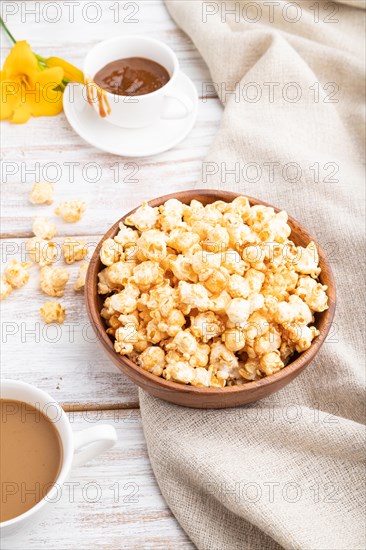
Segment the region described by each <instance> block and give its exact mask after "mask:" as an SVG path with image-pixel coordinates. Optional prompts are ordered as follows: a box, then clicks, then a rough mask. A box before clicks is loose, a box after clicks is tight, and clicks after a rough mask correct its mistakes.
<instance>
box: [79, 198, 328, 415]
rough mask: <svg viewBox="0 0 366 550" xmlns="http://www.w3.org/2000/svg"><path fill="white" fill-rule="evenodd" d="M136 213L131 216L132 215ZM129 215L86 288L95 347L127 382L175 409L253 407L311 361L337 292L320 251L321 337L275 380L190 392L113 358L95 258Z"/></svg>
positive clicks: (297, 237) (303, 241)
mask: <svg viewBox="0 0 366 550" xmlns="http://www.w3.org/2000/svg"><path fill="white" fill-rule="evenodd" d="M238 196H240V195H239V194H237V193H230V192H227V191H211V190H193V191H184V192H181V193H173V194H171V195H165V196H164V197H159V198H157V199H154V200H152V201H150V202H149V204H150V206H153V207H155V206H160V205H161V204H163V203H164V202H165V201H167V200H168V199H171V198H175V199H178V200H180V201H181V202H183V203H185V204H189V203H190V202H191V200H192V199H197V200H199V201H200V202H201V203H202V204H204V205H206V204H209V203H211V202H215V201H219V200H221V201H225V202H231V201H233V200H234V199H235V197H238ZM248 199H249V201H250V204H251V205H255V204H263V205H265V206H270V205H269V204H266V203H265V202H262V201H260V200H258V199H254V198H252V197H248ZM273 208H274V207H273ZM274 209H275V211H276V212H278V211H279V209H278V208H274ZM135 210H136V209H135ZM135 210H133V211H132V212H135ZM132 212H129V213H128V214H126V215H125V216H123V218H121V219H120V220H119V221H118V222H116V223H115V224H114V225H113V226H112V227H111V228H110V229H109V231H107V233H106V234H105V235H104V237H103V238H102V240H101V241H100V243H99V245H98V246H97V248H96V250H95V252H94V254H93V257H92V259H91V262H90V266H89V269H88V273H87V277H86V284H85V300H86V307H87V311H88V315H89V318H90V320H91V322H92V325H93V327H94V329H95V332H96V334H97V336H98V338H99V341H100V343H101V345H102V347H103V348H104V350H105V351H106V353H107V354H108V356H109V357H110V359H111V360H112V361H113V362H114V363H115V364H116V365H117V367H118V368H119V369H121V371H122V372H123V373H124V374H125V375H126V376H128V378H129V379H130V380H132V382H134V383H135V384H137V385H138V386H140V387H141V388H143V389H144V390H145V391H147V392H148V393H149V394H151V395H153V396H155V397H159V398H160V399H164V400H165V401H170V402H171V403H176V404H177V405H183V406H186V407H197V408H200V409H206V408H225V407H235V406H238V405H244V404H246V403H252V402H253V401H258V400H259V399H262V398H263V397H267V396H268V395H270V394H272V393H274V392H276V391H278V390H280V389H281V388H283V387H284V386H286V384H288V383H289V382H291V380H293V379H294V378H295V377H296V376H298V375H299V374H300V373H301V371H303V370H304V368H305V367H306V366H307V365H308V364H309V363H310V362H311V361H312V359H314V357H315V355H316V354H317V353H318V351H319V349H320V347H321V346H322V344H323V343H324V340H325V338H326V336H327V334H328V331H329V329H330V326H331V323H332V320H333V317H334V311H335V303H336V288H335V282H334V278H333V274H332V270H331V268H330V265H329V263H328V261H327V259H326V256H325V253H324V251H323V250H322V248H321V247H320V246H318V252H319V266H320V267H321V273H320V276H319V280H320V282H321V283H322V284H325V285H327V287H328V291H327V293H328V300H329V309H327V310H326V311H324V312H322V313H316V314H315V325H316V327H317V328H318V330H319V331H320V334H319V336H318V337H317V338H315V339H314V341H313V343H312V345H311V346H310V348H309V349H308V350H306V351H304V352H303V353H301V354H300V355H298V356H297V357H296V358H295V359H294V360H293V361H292V362H291V363H289V364H288V365H287V366H286V367H284V368H283V369H282V370H281V371H279V372H277V373H276V374H273V375H271V376H268V377H265V378H262V379H261V380H258V381H253V382H248V383H246V384H242V385H239V386H229V387H226V388H197V387H195V386H188V385H184V384H179V383H177V382H171V381H167V380H165V379H164V378H160V377H158V376H155V375H153V374H151V373H149V372H147V371H145V370H143V369H142V368H141V367H139V366H138V365H136V364H135V363H133V362H132V361H130V360H129V359H128V358H127V357H123V356H121V355H119V354H118V353H116V352H115V350H114V348H113V342H112V340H111V338H110V337H109V336H108V334H107V333H106V325H105V323H104V320H103V319H102V318H101V316H100V311H101V309H102V305H103V301H104V300H105V296H100V295H98V293H97V284H98V273H99V271H101V270H102V269H103V268H104V267H105V266H104V265H103V264H102V262H101V261H100V258H99V252H100V248H101V246H102V243H103V241H105V240H106V239H109V238H113V237H114V236H115V235H116V234H117V233H118V230H119V227H118V225H119V223H120V222H121V221H124V220H125V218H127V216H130V215H131V214H132ZM288 223H289V225H290V227H291V230H292V233H291V239H292V240H293V241H294V242H295V244H296V245H301V246H304V247H305V246H307V244H308V243H309V242H310V241H315V239H314V238H313V237H312V236H311V235H310V234H309V233H308V232H307V231H306V229H304V228H303V227H302V226H301V225H300V224H299V223H298V222H297V221H296V220H294V219H293V218H290V217H289V221H288Z"/></svg>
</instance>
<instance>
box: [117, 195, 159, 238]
mask: <svg viewBox="0 0 366 550" xmlns="http://www.w3.org/2000/svg"><path fill="white" fill-rule="evenodd" d="M158 212H159V211H158V209H157V208H151V206H149V205H148V204H147V202H143V203H142V205H141V206H140V208H138V209H137V210H136V212H135V213H134V214H132V215H131V216H129V217H128V218H126V219H125V224H126V225H133V226H134V227H136V229H138V230H139V231H146V230H147V229H152V228H153V227H154V226H155V224H156V222H157V219H158Z"/></svg>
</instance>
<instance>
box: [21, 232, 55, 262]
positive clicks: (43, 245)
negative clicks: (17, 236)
mask: <svg viewBox="0 0 366 550" xmlns="http://www.w3.org/2000/svg"><path fill="white" fill-rule="evenodd" d="M26 249H27V252H28V255H29V257H30V259H31V260H32V261H33V262H35V263H38V264H39V266H40V267H44V266H46V265H50V264H53V263H54V262H55V261H56V260H57V254H58V253H57V245H56V243H54V242H52V241H46V240H44V239H40V238H39V237H33V238H32V239H29V241H27V244H26Z"/></svg>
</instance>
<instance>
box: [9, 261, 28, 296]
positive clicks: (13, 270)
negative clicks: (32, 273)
mask: <svg viewBox="0 0 366 550" xmlns="http://www.w3.org/2000/svg"><path fill="white" fill-rule="evenodd" d="M31 265H32V263H31V262H23V263H21V262H18V260H12V261H11V262H10V263H8V264H7V265H6V266H5V270H4V277H5V280H6V282H7V283H9V285H11V287H12V288H20V287H22V286H23V285H25V284H26V283H27V282H28V280H29V273H28V269H29V268H30V267H31ZM4 288H6V287H4ZM9 293H10V291H9Z"/></svg>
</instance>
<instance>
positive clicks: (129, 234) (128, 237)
mask: <svg viewBox="0 0 366 550" xmlns="http://www.w3.org/2000/svg"><path fill="white" fill-rule="evenodd" d="M114 240H115V241H116V243H118V244H120V245H121V246H122V247H126V246H133V245H135V244H137V241H138V240H139V232H138V231H136V230H135V229H131V227H126V226H125V224H124V223H122V222H121V223H120V224H119V232H118V233H117V235H116V236H115V237H114Z"/></svg>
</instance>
